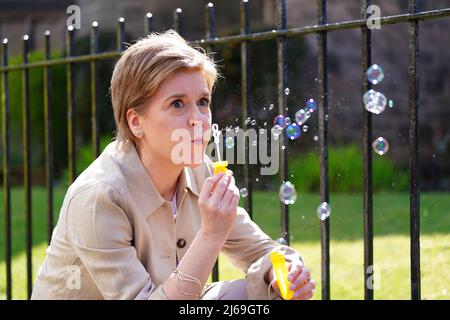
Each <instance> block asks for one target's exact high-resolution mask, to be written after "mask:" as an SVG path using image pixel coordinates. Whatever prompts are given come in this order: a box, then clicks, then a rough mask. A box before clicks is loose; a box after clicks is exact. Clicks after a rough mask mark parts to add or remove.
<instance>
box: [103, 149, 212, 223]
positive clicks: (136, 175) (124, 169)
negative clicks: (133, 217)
mask: <svg viewBox="0 0 450 320" xmlns="http://www.w3.org/2000/svg"><path fill="white" fill-rule="evenodd" d="M108 149H109V148H108ZM109 151H110V155H111V157H112V159H113V161H114V162H116V165H117V166H118V167H119V168H120V171H121V174H122V176H123V180H124V183H125V185H126V187H127V189H128V190H129V193H130V194H129V196H131V197H133V198H134V199H133V200H134V201H133V202H134V203H136V204H138V205H139V207H140V211H141V212H144V214H145V215H146V216H149V215H150V214H151V213H153V212H154V211H155V210H156V209H158V208H159V207H161V206H162V205H164V203H166V201H167V200H166V199H164V198H163V197H162V196H161V194H160V193H159V191H158V189H157V188H156V186H155V184H154V182H153V181H152V178H151V177H150V175H149V174H148V173H147V171H146V170H145V167H144V165H143V163H142V161H141V159H140V158H139V154H138V152H137V150H136V147H135V145H134V143H133V142H118V141H114V142H112V143H111V148H110V149H109ZM208 160H209V159H208ZM209 161H211V160H209ZM201 167H206V166H204V165H202V166H200V168H195V169H192V168H189V167H184V168H183V170H182V171H181V174H180V177H179V180H178V192H179V196H180V200H181V199H182V198H184V196H185V195H184V193H186V192H187V190H189V191H190V192H191V193H192V194H194V195H195V196H197V197H198V196H199V195H200V190H199V188H198V183H199V182H200V181H198V178H196V175H197V176H198V174H196V173H195V171H198V170H200V171H203V170H204V169H203V170H202V168H201Z"/></svg>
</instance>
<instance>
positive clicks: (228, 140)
mask: <svg viewBox="0 0 450 320" xmlns="http://www.w3.org/2000/svg"><path fill="white" fill-rule="evenodd" d="M225 147H226V148H227V149H231V148H233V147H234V138H233V137H227V138H226V139H225Z"/></svg>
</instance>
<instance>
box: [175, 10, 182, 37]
mask: <svg viewBox="0 0 450 320" xmlns="http://www.w3.org/2000/svg"><path fill="white" fill-rule="evenodd" d="M173 28H174V29H175V31H176V32H178V33H179V34H180V35H181V36H183V10H182V9H181V8H176V9H175V11H174V12H173Z"/></svg>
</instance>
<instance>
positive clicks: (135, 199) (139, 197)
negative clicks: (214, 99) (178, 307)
mask: <svg viewBox="0 0 450 320" xmlns="http://www.w3.org/2000/svg"><path fill="white" fill-rule="evenodd" d="M211 174H212V165H211V160H210V159H209V158H208V159H207V163H205V164H203V165H202V166H199V167H197V168H195V169H192V168H184V169H183V171H182V173H181V177H180V179H179V185H178V195H177V198H178V201H177V202H178V205H177V207H178V208H177V214H176V216H175V217H174V216H173V213H172V207H171V202H169V201H167V200H165V199H164V198H163V197H162V196H161V195H160V194H159V192H158V191H157V189H156V188H155V186H154V184H153V183H152V180H151V178H150V176H149V175H148V174H147V172H146V171H145V168H144V166H143V164H142V163H141V161H140V158H139V156H138V153H137V151H136V149H135V147H134V145H133V144H129V145H128V146H125V145H123V144H119V143H117V142H112V143H110V144H109V145H108V146H107V147H106V149H105V150H104V151H103V153H102V154H101V155H100V156H99V157H98V158H97V159H96V160H95V161H94V162H93V163H92V164H91V165H90V166H89V167H88V168H87V169H86V170H85V171H84V172H83V173H81V174H80V176H79V177H78V178H77V179H76V181H75V182H74V183H73V184H72V185H71V186H70V188H69V189H68V191H67V194H66V196H65V199H64V203H63V206H62V208H61V212H60V215H59V220H58V223H57V225H56V227H55V229H54V231H53V236H52V240H51V244H50V246H49V247H48V249H47V256H46V259H45V262H44V264H43V266H42V267H41V269H40V271H39V273H38V277H37V280H36V283H35V285H34V290H33V294H32V299H168V297H167V296H166V294H165V292H164V290H163V288H162V285H161V284H162V283H163V282H164V281H165V280H166V279H167V278H168V277H169V276H170V274H171V273H172V272H173V271H174V270H175V268H176V266H177V263H178V262H179V261H181V259H182V257H183V255H184V254H185V253H186V251H187V250H188V248H189V246H190V245H191V243H192V241H193V239H194V237H195V236H196V234H197V232H198V231H199V228H200V215H199V209H198V196H199V193H200V190H201V187H202V185H203V182H204V180H205V179H206V178H207V177H208V176H210V175H211ZM274 214H276V213H274ZM276 246H279V244H278V243H276V242H275V241H273V240H272V239H270V237H269V236H267V235H266V234H265V233H264V232H263V231H261V229H260V228H259V227H258V226H257V225H256V224H255V223H254V222H253V221H252V220H251V219H250V217H249V215H248V213H247V212H246V210H245V209H243V208H241V207H238V218H237V220H236V224H235V226H234V228H233V229H232V231H231V233H230V236H229V238H228V239H227V241H226V243H225V245H224V247H223V249H222V252H223V253H224V254H226V255H227V256H228V257H229V258H230V259H231V261H232V263H233V264H234V265H235V266H236V267H238V268H239V269H241V270H242V271H243V272H244V273H245V274H246V277H247V283H248V285H247V293H248V297H249V299H267V298H268V296H267V287H268V286H267V284H266V283H265V281H264V275H265V273H266V272H267V271H268V270H269V268H270V260H269V258H268V253H269V252H270V251H271V250H272V249H273V248H274V247H276ZM281 250H283V251H284V252H285V253H286V256H287V258H288V259H292V258H293V257H294V256H297V257H298V253H296V252H295V251H294V250H293V249H291V248H289V247H287V246H282V247H281Z"/></svg>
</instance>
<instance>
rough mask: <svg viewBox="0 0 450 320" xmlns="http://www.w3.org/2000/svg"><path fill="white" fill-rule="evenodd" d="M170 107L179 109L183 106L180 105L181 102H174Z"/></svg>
mask: <svg viewBox="0 0 450 320" xmlns="http://www.w3.org/2000/svg"><path fill="white" fill-rule="evenodd" d="M172 105H173V106H174V107H175V108H176V109H181V108H182V107H183V104H182V103H181V100H175V101H174V102H172Z"/></svg>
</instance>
